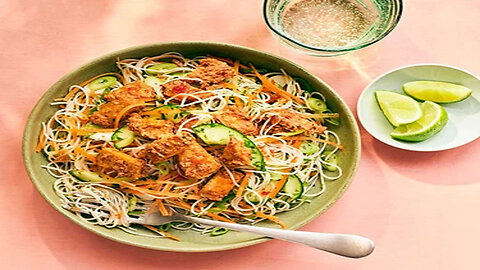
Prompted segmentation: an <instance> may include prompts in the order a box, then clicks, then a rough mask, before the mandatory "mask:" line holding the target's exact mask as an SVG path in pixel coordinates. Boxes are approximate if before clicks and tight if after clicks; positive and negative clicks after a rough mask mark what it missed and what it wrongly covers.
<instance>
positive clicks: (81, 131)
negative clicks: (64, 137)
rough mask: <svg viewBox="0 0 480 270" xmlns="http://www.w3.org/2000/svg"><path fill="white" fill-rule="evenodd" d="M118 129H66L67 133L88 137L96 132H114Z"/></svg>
mask: <svg viewBox="0 0 480 270" xmlns="http://www.w3.org/2000/svg"><path fill="white" fill-rule="evenodd" d="M115 130H116V129H114V128H71V129H66V130H65V131H68V132H72V133H75V134H77V135H86V134H89V133H96V132H114V131H115Z"/></svg>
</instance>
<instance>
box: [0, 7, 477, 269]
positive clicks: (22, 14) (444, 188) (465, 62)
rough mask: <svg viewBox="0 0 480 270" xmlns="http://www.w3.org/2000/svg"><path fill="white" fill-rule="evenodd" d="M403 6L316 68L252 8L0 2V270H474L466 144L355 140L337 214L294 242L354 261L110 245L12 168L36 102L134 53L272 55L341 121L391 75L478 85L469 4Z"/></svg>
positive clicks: (295, 252)
mask: <svg viewBox="0 0 480 270" xmlns="http://www.w3.org/2000/svg"><path fill="white" fill-rule="evenodd" d="M406 2H407V3H406V7H405V12H404V17H403V19H402V21H401V23H400V25H399V26H398V28H397V29H396V30H395V31H394V32H393V33H392V34H391V35H390V36H388V37H387V38H386V39H385V40H383V41H382V42H380V43H379V44H377V45H375V46H373V47H371V48H368V49H366V50H364V51H361V52H359V53H356V54H352V55H348V56H346V57H341V58H335V59H328V60H326V59H319V60H316V59H313V58H305V57H301V56H299V55H298V54H295V53H291V52H289V51H288V50H286V49H284V48H282V47H281V46H280V45H278V43H277V41H276V40H275V39H274V38H273V37H272V36H270V34H269V32H268V31H267V29H266V27H265V25H264V23H263V19H262V17H261V1H259V0H248V1H246V0H245V1H244V0H242V1H227V0H203V1H173V0H171V1H166V0H164V1H153V0H143V1H133V0H118V1H113V0H112V1H95V0H89V1H86V0H83V1H45V0H37V1H33V0H30V1H7V0H3V1H0V44H1V46H0V48H1V52H0V63H1V67H0V81H1V82H2V87H1V92H0V95H1V96H0V97H1V99H0V100H1V106H0V126H1V129H2V131H1V133H0V134H1V136H0V142H1V146H2V151H1V154H0V157H1V160H0V164H1V165H0V166H1V170H0V171H1V172H2V177H1V178H0V179H1V180H0V181H1V182H0V183H1V188H0V202H1V203H0V206H1V207H0V228H1V229H0V250H1V252H0V269H38V268H40V266H41V268H44V269H47V268H48V269H64V268H67V269H88V268H94V269H95V268H98V269H119V267H120V268H128V269H134V268H138V269H337V270H341V269H391V270H393V269H475V268H478V255H479V253H480V248H479V244H478V243H480V229H479V225H478V224H479V223H480V214H479V213H480V212H479V209H480V196H479V194H480V176H479V173H478V162H479V160H480V142H479V141H478V140H477V141H475V142H473V143H471V144H468V145H467V146H463V147H460V148H458V149H454V150H449V151H444V152H438V153H413V152H407V151H402V150H397V149H394V148H391V147H389V146H386V145H384V144H382V143H380V142H378V141H376V140H374V139H373V138H372V137H371V136H370V135H369V134H367V133H366V132H365V130H363V129H362V143H363V154H362V160H361V163H360V168H359V171H358V174H357V175H356V177H355V181H354V182H353V184H352V185H351V187H350V189H349V190H348V191H347V192H346V193H345V195H344V197H343V198H342V199H341V200H340V201H339V202H338V203H337V204H335V206H333V207H332V208H331V209H330V210H329V211H328V212H327V213H325V214H324V215H322V216H321V217H319V218H318V219H316V220H315V221H313V222H312V223H310V224H308V225H307V226H305V227H304V228H302V229H303V230H312V231H325V232H343V233H354V234H361V235H365V236H368V237H370V238H372V239H373V240H374V241H375V243H376V245H377V248H376V250H375V251H374V253H373V254H372V255H370V256H369V257H367V258H364V259H360V260H352V259H346V258H342V257H337V256H334V255H331V254H327V253H323V252H320V251H317V250H314V249H311V248H308V247H304V246H300V245H296V244H289V243H285V242H280V241H269V242H267V243H264V244H260V245H257V246H253V247H248V248H242V249H238V250H232V251H225V252H218V253H200V254H184V253H183V254H182V253H170V252H161V251H153V250H147V249H141V248H136V247H131V246H127V245H123V244H119V243H116V242H113V241H110V240H107V239H104V238H101V237H99V236H97V235H94V234H92V233H90V232H88V231H86V230H84V229H82V228H80V227H79V226H77V225H75V224H73V223H72V222H71V221H69V220H68V219H67V218H65V217H63V216H61V215H60V214H59V213H57V212H56V211H55V210H53V208H51V207H50V206H49V205H48V204H47V203H46V202H45V201H44V200H43V198H42V197H41V196H40V195H39V193H38V192H37V191H36V190H35V188H34V187H33V185H32V184H31V182H30V180H29V179H28V177H27V175H26V173H25V171H24V168H23V164H22V157H21V153H20V148H21V145H20V143H21V136H22V130H23V126H24V123H25V120H26V118H27V116H28V113H29V112H30V110H31V108H32V107H33V105H34V104H35V102H36V101H37V100H38V98H39V97H40V96H41V95H42V94H43V92H44V91H45V90H46V89H48V87H49V86H50V85H52V84H53V83H54V82H55V81H56V80H57V79H58V78H60V77H61V76H62V75H64V74H65V73H67V72H69V71H70V70H72V69H74V68H76V67H77V66H79V65H80V64H83V63H85V62H87V61H89V60H90V59H92V58H94V57H97V56H100V55H103V54H105V53H107V52H110V51H113V50H118V49H122V48H125V47H129V46H132V45H139V44H146V43H152V42H164V41H180V40H208V41H221V42H228V43H233V44H239V45H244V46H248V47H252V48H256V49H260V50H264V51H268V52H272V53H275V54H280V55H282V56H284V57H287V58H289V59H291V60H293V61H296V62H298V63H299V64H301V65H303V66H305V67H306V68H308V69H309V70H311V71H312V72H314V73H315V74H316V75H318V76H319V77H320V78H322V79H324V80H325V81H326V82H327V83H328V84H330V85H331V86H332V87H333V88H334V89H336V90H337V91H338V93H339V94H340V95H341V96H342V97H343V98H344V99H345V100H346V101H347V103H348V105H349V106H350V108H351V109H352V110H353V111H355V110H356V108H355V104H356V101H357V98H358V96H359V94H360V92H361V90H362V89H363V87H365V86H366V85H367V83H368V82H369V81H370V80H371V79H372V78H374V77H376V76H378V75H379V74H381V73H383V72H386V71H388V70H390V69H393V68H396V67H399V66H402V65H406V64H413V63H421V62H438V63H444V64H450V65H454V66H459V67H461V68H465V69H467V70H470V71H471V72H473V73H476V74H480V65H479V61H480V58H479V53H478V48H479V47H480V30H479V28H478V27H479V25H480V17H479V16H478V14H479V13H480V2H479V1H477V0H457V1H439V0H415V1H413V0H412V1H406ZM477 91H478V89H477Z"/></svg>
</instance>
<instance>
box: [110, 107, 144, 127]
mask: <svg viewBox="0 0 480 270" xmlns="http://www.w3.org/2000/svg"><path fill="white" fill-rule="evenodd" d="M146 105H148V104H147V103H144V102H142V103H136V104H131V105H128V106H127V107H125V108H123V109H122V110H121V111H120V112H119V113H118V114H117V116H116V117H115V125H114V127H115V128H118V125H119V124H120V120H122V117H123V116H124V115H125V114H126V113H127V112H128V111H130V110H131V109H133V108H135V107H143V106H146Z"/></svg>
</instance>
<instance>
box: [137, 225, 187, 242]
mask: <svg viewBox="0 0 480 270" xmlns="http://www.w3.org/2000/svg"><path fill="white" fill-rule="evenodd" d="M143 226H144V227H145V228H147V229H149V230H151V231H154V232H156V233H158V234H160V235H162V236H165V237H168V238H170V239H172V240H175V241H180V238H178V237H176V236H173V235H172V234H169V233H167V232H163V231H160V230H158V229H157V228H155V227H153V226H150V225H143Z"/></svg>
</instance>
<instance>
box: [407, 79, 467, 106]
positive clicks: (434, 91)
mask: <svg viewBox="0 0 480 270" xmlns="http://www.w3.org/2000/svg"><path fill="white" fill-rule="evenodd" d="M403 90H404V91H405V93H407V94H408V95H410V96H412V97H414V98H416V99H419V100H428V101H433V102H437V103H452V102H458V101H462V100H464V99H466V98H468V97H469V96H470V95H471V94H472V90H470V89H469V88H467V87H465V86H463V85H458V84H453V83H446V82H433V81H415V82H408V83H406V84H404V85H403Z"/></svg>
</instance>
